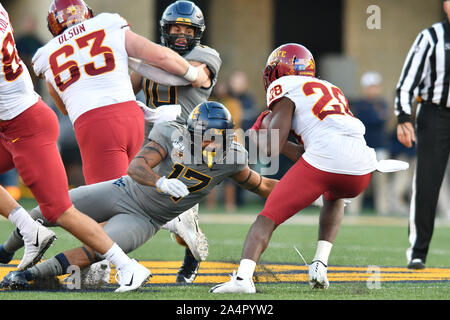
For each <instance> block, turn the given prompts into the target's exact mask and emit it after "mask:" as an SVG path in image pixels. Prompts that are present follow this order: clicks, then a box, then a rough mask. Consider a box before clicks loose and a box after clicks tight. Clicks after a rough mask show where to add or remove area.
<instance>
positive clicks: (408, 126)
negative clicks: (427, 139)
mask: <svg viewBox="0 0 450 320" xmlns="http://www.w3.org/2000/svg"><path fill="white" fill-rule="evenodd" d="M397 139H398V141H399V142H400V143H401V144H403V145H404V146H405V147H408V148H411V147H412V145H413V142H415V141H416V135H415V133H414V127H413V125H412V123H411V122H403V123H399V124H398V125H397Z"/></svg>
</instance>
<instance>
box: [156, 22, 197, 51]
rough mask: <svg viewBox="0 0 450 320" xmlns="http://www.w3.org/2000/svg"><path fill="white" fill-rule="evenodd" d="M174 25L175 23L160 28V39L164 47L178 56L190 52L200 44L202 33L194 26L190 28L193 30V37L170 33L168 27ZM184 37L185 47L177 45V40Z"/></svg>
mask: <svg viewBox="0 0 450 320" xmlns="http://www.w3.org/2000/svg"><path fill="white" fill-rule="evenodd" d="M173 25H176V23H166V24H164V26H163V27H161V39H162V42H163V43H164V45H165V46H166V47H169V48H170V49H172V50H174V51H176V52H177V53H178V54H180V55H185V54H186V53H188V52H189V51H191V50H192V49H193V48H194V47H195V46H196V45H198V44H199V43H200V39H201V37H202V34H201V33H202V32H201V31H200V29H199V28H197V27H195V26H190V27H192V28H193V29H194V36H193V37H192V36H189V35H187V34H180V33H172V34H171V33H170V27H171V26H173ZM181 37H184V38H185V39H186V45H179V44H177V40H178V38H181Z"/></svg>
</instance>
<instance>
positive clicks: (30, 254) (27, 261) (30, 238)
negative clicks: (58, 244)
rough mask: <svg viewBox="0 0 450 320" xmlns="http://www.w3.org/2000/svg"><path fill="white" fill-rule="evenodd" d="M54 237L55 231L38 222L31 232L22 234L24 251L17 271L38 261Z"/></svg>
mask: <svg viewBox="0 0 450 320" xmlns="http://www.w3.org/2000/svg"><path fill="white" fill-rule="evenodd" d="M55 239H56V235H55V233H54V232H53V231H52V230H50V229H48V228H46V227H44V226H43V225H41V224H39V223H38V224H37V228H36V229H35V230H34V231H33V232H30V233H28V234H24V235H23V241H24V245H25V251H24V254H23V258H22V261H20V264H19V265H18V266H17V268H18V269H19V271H23V270H25V269H28V268H30V267H32V266H34V265H35V264H36V263H38V262H39V261H40V260H41V259H42V256H43V255H44V253H45V251H47V249H48V248H49V247H50V246H51V245H52V243H53V241H55Z"/></svg>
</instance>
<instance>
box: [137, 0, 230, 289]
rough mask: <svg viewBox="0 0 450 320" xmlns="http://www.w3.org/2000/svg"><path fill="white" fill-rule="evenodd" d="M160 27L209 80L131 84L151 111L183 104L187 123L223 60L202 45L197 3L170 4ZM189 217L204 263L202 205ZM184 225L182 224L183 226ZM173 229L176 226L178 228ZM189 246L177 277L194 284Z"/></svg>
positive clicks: (195, 267) (194, 266) (142, 80)
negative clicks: (198, 84)
mask: <svg viewBox="0 0 450 320" xmlns="http://www.w3.org/2000/svg"><path fill="white" fill-rule="evenodd" d="M160 26H161V29H160V30H161V43H162V44H163V45H164V46H166V47H169V48H171V49H172V50H174V51H176V52H178V53H179V54H180V55H181V56H183V57H184V58H185V59H186V60H188V61H189V62H190V63H191V64H192V65H194V66H198V65H201V64H204V65H205V71H206V73H207V74H208V75H209V79H208V80H207V81H205V83H204V84H203V85H202V86H201V87H200V88H194V87H193V86H191V85H190V84H189V83H188V84H186V85H178V86H174V85H163V84H161V83H157V82H155V81H153V80H150V79H146V78H144V77H143V76H142V75H140V74H139V73H137V72H133V73H132V74H131V76H130V77H131V82H132V84H133V89H134V92H135V93H136V94H137V93H138V92H140V91H141V90H143V92H144V94H145V104H146V105H147V106H148V107H150V108H159V107H161V106H163V105H179V106H180V107H181V113H180V114H179V115H178V116H177V118H176V121H177V122H179V123H186V120H187V117H188V115H189V114H190V113H191V111H192V109H194V108H195V107H196V106H197V105H199V104H200V103H202V102H204V101H207V100H208V98H209V96H210V94H211V91H212V89H213V87H214V85H215V84H216V82H217V76H218V73H219V69H220V66H221V64H222V61H221V59H220V56H219V53H218V52H217V51H216V50H214V49H212V48H210V47H207V46H204V45H202V44H200V40H201V38H202V35H203V31H204V30H205V21H204V17H203V13H202V11H201V10H200V8H199V7H198V6H196V5H195V4H194V3H192V2H190V1H176V2H174V3H172V4H170V5H169V6H168V7H167V8H166V9H165V11H164V13H163V14H162V17H161V20H160ZM151 128H152V123H150V122H146V125H145V131H146V135H145V136H146V137H148V132H150V130H151ZM147 142H148V140H147V139H145V141H144V145H145V144H146V143H147ZM187 214H190V215H191V216H193V217H194V219H196V220H195V223H196V224H197V225H196V229H197V230H199V235H198V236H199V237H202V238H200V239H199V240H198V242H199V245H198V246H196V247H195V248H196V250H197V251H199V252H200V253H201V254H202V259H201V260H204V259H206V256H207V254H208V251H207V242H206V237H204V235H203V233H202V232H201V229H200V228H199V226H198V221H197V219H198V218H197V217H198V205H196V206H194V207H193V208H191V209H190V211H189V212H187ZM182 218H185V216H182ZM181 222H182V221H179V223H181ZM186 222H187V221H186ZM173 226H174V227H175V226H176V225H173ZM164 228H166V227H164ZM178 229H182V228H178ZM170 231H172V230H170ZM175 234H176V239H177V241H178V243H181V244H183V242H184V241H183V240H182V239H181V238H180V237H179V236H178V235H177V233H176V232H175ZM189 247H192V246H186V251H185V258H184V261H183V265H182V266H181V268H180V270H179V273H178V275H177V278H176V281H177V282H188V283H191V282H193V281H194V279H195V277H196V274H197V271H198V268H199V263H200V261H199V259H198V258H197V259H196V258H195V256H198V254H196V255H193V254H192V252H191V250H190V249H189ZM194 253H196V252H194Z"/></svg>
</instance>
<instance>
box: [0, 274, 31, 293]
mask: <svg viewBox="0 0 450 320" xmlns="http://www.w3.org/2000/svg"><path fill="white" fill-rule="evenodd" d="M30 288H31V286H30V284H29V283H28V280H27V277H26V276H25V272H23V271H11V272H9V273H8V274H7V275H6V276H5V277H4V278H3V279H2V282H0V289H9V290H27V289H30Z"/></svg>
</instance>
